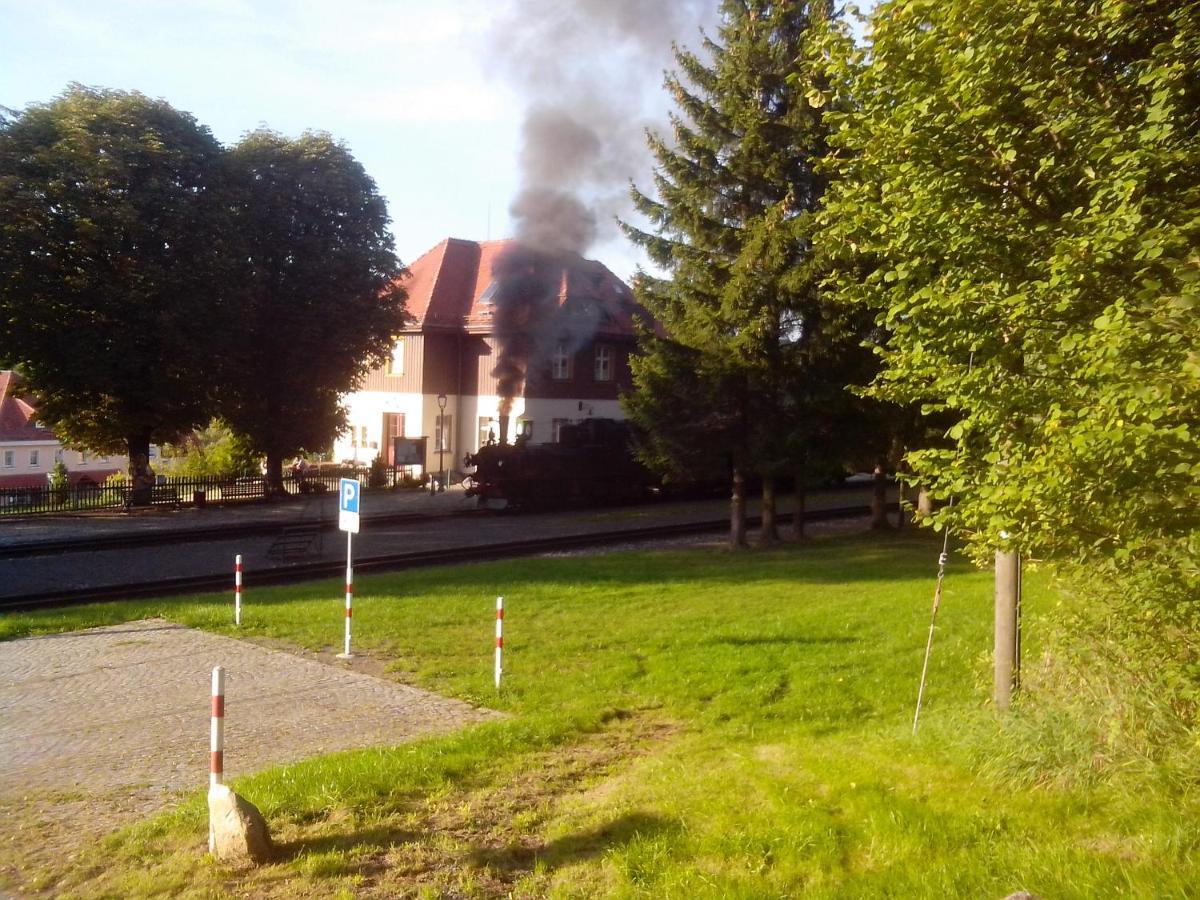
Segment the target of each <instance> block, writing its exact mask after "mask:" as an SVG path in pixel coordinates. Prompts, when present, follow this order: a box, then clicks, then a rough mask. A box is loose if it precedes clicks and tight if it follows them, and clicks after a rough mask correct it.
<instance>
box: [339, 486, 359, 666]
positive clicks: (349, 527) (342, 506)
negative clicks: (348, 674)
mask: <svg viewBox="0 0 1200 900" xmlns="http://www.w3.org/2000/svg"><path fill="white" fill-rule="evenodd" d="M361 496H362V486H361V485H359V483H358V481H357V479H354V478H342V479H340V480H339V481H338V528H339V529H341V530H342V531H344V532H346V649H345V652H343V653H339V654H338V659H350V658H351V654H350V619H351V618H352V617H353V615H354V556H353V546H352V544H351V541H352V540H353V538H354V535H356V534H358V521H359V517H358V512H359V498H360V497H361Z"/></svg>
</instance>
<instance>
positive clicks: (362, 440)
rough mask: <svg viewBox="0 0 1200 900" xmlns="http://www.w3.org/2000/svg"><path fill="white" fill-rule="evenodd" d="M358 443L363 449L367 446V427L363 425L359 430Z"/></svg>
mask: <svg viewBox="0 0 1200 900" xmlns="http://www.w3.org/2000/svg"><path fill="white" fill-rule="evenodd" d="M358 443H359V446H361V447H366V446H367V426H366V425H363V426H362V427H361V428H359V429H358Z"/></svg>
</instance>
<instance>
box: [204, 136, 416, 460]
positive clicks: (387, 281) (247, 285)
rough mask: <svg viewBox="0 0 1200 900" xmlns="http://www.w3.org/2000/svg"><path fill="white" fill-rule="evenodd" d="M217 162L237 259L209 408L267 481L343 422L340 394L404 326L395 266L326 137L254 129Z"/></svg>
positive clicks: (373, 208) (358, 176) (353, 169)
mask: <svg viewBox="0 0 1200 900" xmlns="http://www.w3.org/2000/svg"><path fill="white" fill-rule="evenodd" d="M229 167H230V173H231V174H230V178H231V183H232V191H233V197H234V209H235V211H234V217H233V227H234V229H235V231H236V235H237V240H236V243H237V249H238V255H239V259H240V261H241V262H240V265H239V267H238V270H237V284H238V290H237V293H236V300H237V311H238V325H237V328H236V329H234V331H233V332H232V334H230V335H227V338H228V340H227V342H226V346H225V350H224V352H223V354H222V357H221V374H220V376H219V381H220V384H221V390H220V397H219V411H220V414H221V416H222V418H223V419H224V420H225V421H227V422H228V423H229V425H230V426H231V427H232V428H233V429H234V430H235V431H237V432H238V433H239V434H242V435H245V437H246V439H247V440H248V441H249V443H250V445H251V446H252V447H253V448H254V449H255V450H256V451H257V452H260V453H262V454H265V455H266V457H267V463H268V473H267V474H268V478H270V479H272V481H273V483H274V482H277V481H278V479H279V476H280V474H281V464H282V461H283V459H284V457H286V456H291V455H293V454H295V453H297V452H299V451H300V450H301V449H303V448H312V447H325V446H327V445H328V444H329V443H330V442H331V440H332V438H333V437H334V435H336V434H337V432H338V431H340V430H341V429H342V427H343V426H344V425H345V421H346V414H345V410H344V409H343V407H342V406H341V396H342V395H343V394H344V393H345V392H347V391H349V390H352V389H353V387H354V385H355V382H356V381H357V380H358V378H359V377H361V376H362V375H363V374H365V373H366V371H367V370H368V369H369V368H370V366H371V365H373V364H376V363H378V362H379V361H380V360H382V359H383V358H384V357H385V356H386V355H387V353H388V352H389V349H390V347H391V343H392V340H393V337H394V335H395V334H396V332H398V331H399V330H400V328H402V327H403V325H404V322H405V311H404V300H405V294H404V290H403V288H401V287H400V286H399V284H398V279H399V278H400V277H401V276H402V275H403V274H404V269H403V267H402V266H401V265H400V263H399V262H398V260H397V259H396V256H395V253H394V252H393V244H392V236H391V234H390V232H389V231H388V229H387V224H388V216H387V208H386V205H385V203H384V200H383V198H382V197H381V196H380V195H379V193H378V191H377V190H376V187H375V183H374V181H372V180H371V178H370V177H369V176H368V175H367V174H366V172H365V171H364V170H363V168H362V166H361V165H360V164H359V163H358V162H357V161H356V160H355V159H354V157H353V156H351V154H350V152H349V151H348V150H347V149H346V148H345V146H343V145H342V144H340V143H338V142H337V141H335V140H334V139H333V138H331V137H330V136H329V135H327V134H320V133H315V132H307V133H305V134H304V135H302V136H301V137H299V138H296V139H288V138H285V137H283V136H281V135H278V134H275V133H273V132H270V131H265V130H262V131H256V132H253V133H251V134H249V135H247V136H246V137H244V138H243V139H242V141H241V142H240V143H239V144H238V145H237V146H236V147H234V148H233V149H232V150H231V151H230V152H229Z"/></svg>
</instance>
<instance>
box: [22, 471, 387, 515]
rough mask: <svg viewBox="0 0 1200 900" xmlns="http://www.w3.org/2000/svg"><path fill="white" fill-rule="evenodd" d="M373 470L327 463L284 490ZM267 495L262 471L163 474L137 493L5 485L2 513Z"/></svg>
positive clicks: (119, 488) (287, 479) (122, 487)
mask: <svg viewBox="0 0 1200 900" xmlns="http://www.w3.org/2000/svg"><path fill="white" fill-rule="evenodd" d="M403 474H404V470H403V469H398V468H388V469H386V470H385V471H384V479H383V480H384V483H383V484H382V485H379V486H381V487H393V486H395V485H396V484H397V483H400V482H402V480H403ZM370 475H371V470H370V469H369V468H367V467H365V466H363V467H352V466H342V467H338V468H328V467H324V468H321V469H311V470H309V471H307V472H304V473H298V472H294V473H289V474H285V475H284V476H283V491H284V493H285V494H292V495H297V496H299V495H313V494H323V493H326V492H332V491H336V490H337V485H338V480H339V479H342V478H354V479H357V480H358V481H359V483H361V484H363V485H364V486H367V485H370ZM266 496H267V479H266V478H265V477H262V476H259V475H248V476H243V477H238V478H183V477H174V476H170V475H168V476H159V478H158V480H157V481H156V482H155V484H154V486H153V487H152V488H150V489H149V490H146V489H142V490H141V491H138V492H136V493H135V491H134V489H133V487H132V486H131V485H130V484H129V483H128V482H117V483H106V484H91V483H87V482H84V483H82V484H78V485H73V486H71V487H37V488H32V487H31V488H0V517H6V516H14V515H21V516H29V515H42V514H53V513H68V512H84V511H87V510H105V509H113V510H122V509H133V508H138V507H145V506H171V507H180V506H194V505H207V504H210V503H217V504H222V505H227V504H232V503H244V502H252V501H255V500H262V499H264V498H265V497H266Z"/></svg>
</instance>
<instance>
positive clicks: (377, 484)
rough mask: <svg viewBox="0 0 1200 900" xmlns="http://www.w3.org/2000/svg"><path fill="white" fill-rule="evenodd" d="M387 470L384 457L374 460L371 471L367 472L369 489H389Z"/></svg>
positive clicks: (377, 457)
mask: <svg viewBox="0 0 1200 900" xmlns="http://www.w3.org/2000/svg"><path fill="white" fill-rule="evenodd" d="M387 468H388V467H387V464H386V463H384V461H383V457H382V456H376V457H375V458H374V459H372V460H371V467H370V470H369V471H368V472H367V487H373V488H381V487H387Z"/></svg>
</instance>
